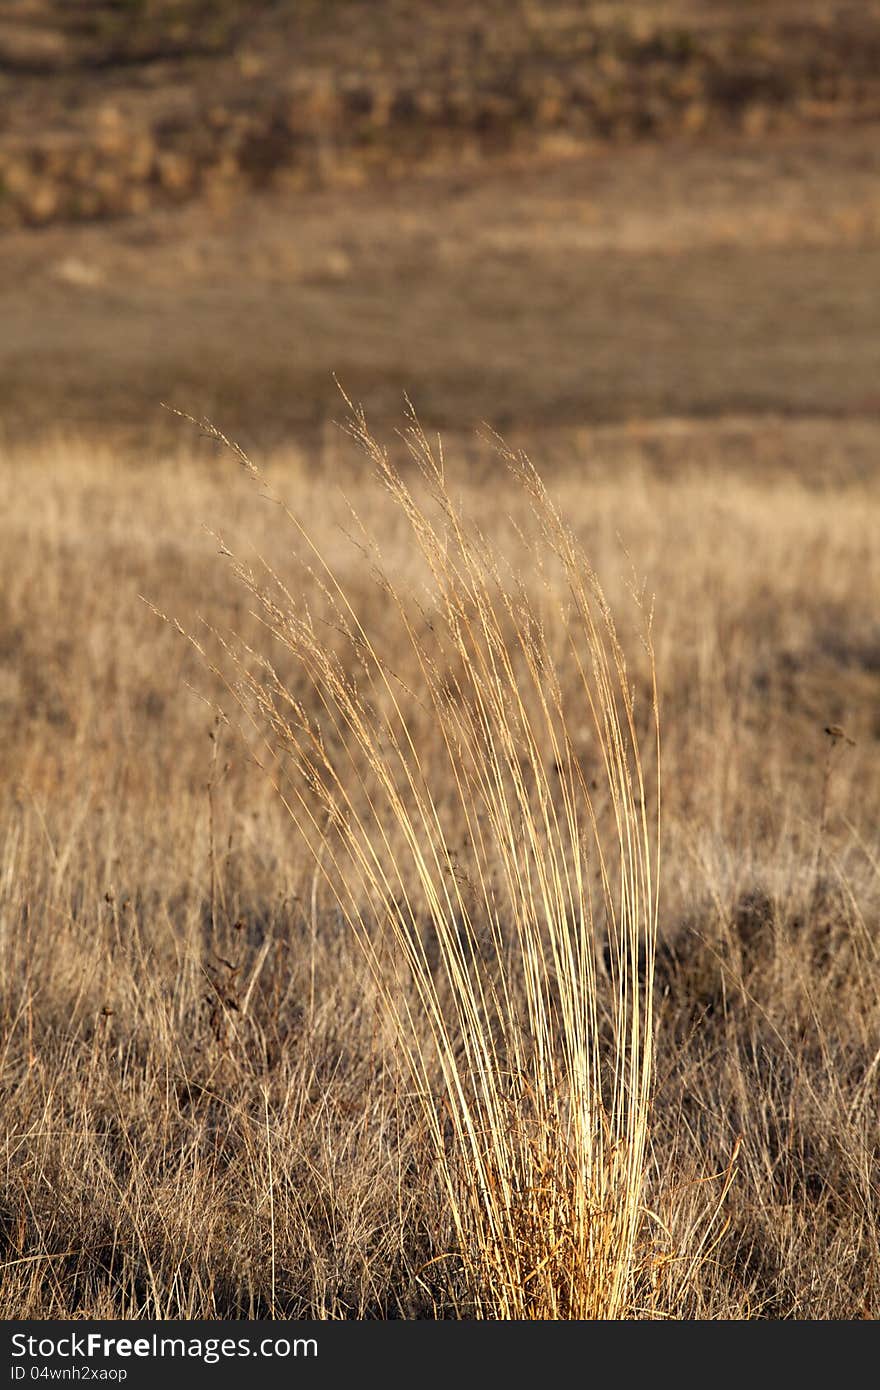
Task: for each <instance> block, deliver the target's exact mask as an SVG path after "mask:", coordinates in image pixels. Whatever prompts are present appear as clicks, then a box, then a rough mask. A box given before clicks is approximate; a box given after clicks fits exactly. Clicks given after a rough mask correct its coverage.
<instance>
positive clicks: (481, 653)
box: [214, 410, 659, 1318]
mask: <svg viewBox="0 0 880 1390" xmlns="http://www.w3.org/2000/svg"><path fill="white" fill-rule="evenodd" d="M350 429H351V432H352V433H353V434H354V436H355V437H356V439H357V441H358V442H359V444H360V445H361V446H362V448H363V449H364V450H365V452H366V454H367V456H368V458H369V460H370V461H371V463H372V466H373V467H374V469H375V472H376V474H377V477H378V479H379V480H380V482H381V484H383V485H384V487H385V488H386V489H387V492H388V493H389V494H390V497H391V499H392V501H393V503H394V504H395V506H396V507H397V508H398V509H399V512H400V514H401V515H402V518H403V521H404V523H405V527H404V529H405V531H406V534H407V535H408V537H409V555H408V560H407V564H406V566H405V567H404V569H405V572H404V573H403V575H401V574H399V573H398V574H395V573H394V572H393V567H392V566H390V565H389V564H386V563H385V561H384V559H383V551H382V547H381V545H380V544H379V542H378V541H377V540H376V538H375V537H374V536H372V535H368V534H366V532H365V531H364V530H363V529H361V531H360V534H359V535H358V536H356V537H355V540H356V543H357V544H358V545H359V546H361V548H362V550H363V555H364V565H365V566H369V567H370V569H371V572H372V574H373V577H374V580H375V584H376V585H377V586H378V588H379V591H380V594H381V599H382V602H381V604H378V605H377V604H373V605H371V606H370V609H369V614H365V613H364V612H363V611H359V609H358V606H357V604H356V602H355V600H354V599H353V598H350V597H349V596H348V594H347V593H346V590H345V588H344V587H343V585H342V584H341V582H340V581H339V579H338V578H337V576H336V573H335V572H334V569H333V566H332V564H331V563H330V561H329V560H327V559H326V558H325V556H324V555H323V554H322V553H320V552H319V550H318V548H317V546H316V545H315V543H314V542H312V541H311V540H310V535H309V530H308V526H307V523H305V522H303V521H302V520H301V519H299V518H297V517H295V516H294V515H293V514H292V513H291V512H290V511H288V512H287V516H288V519H289V521H290V523H291V524H292V526H293V528H294V531H295V533H296V544H297V552H298V556H299V559H298V561H297V562H296V564H295V565H294V571H295V576H296V577H295V581H294V580H293V579H292V578H291V577H290V576H284V575H281V574H279V573H278V572H277V569H276V570H274V571H273V570H270V569H268V568H263V569H262V570H260V569H257V570H255V569H254V568H253V567H251V566H249V565H246V564H244V563H242V562H240V561H239V560H237V559H233V564H234V567H235V570H236V573H237V575H238V577H239V579H240V580H241V582H243V583H244V584H245V585H246V586H247V587H248V588H249V590H250V591H251V593H252V595H253V598H254V599H255V600H256V604H257V608H258V611H259V614H260V616H261V618H262V620H263V623H264V624H265V629H266V631H267V641H266V644H265V648H264V649H262V650H260V651H255V650H254V649H253V647H249V648H244V647H243V646H241V645H236V644H230V643H226V651H227V654H232V655H233V656H234V658H235V669H236V678H235V681H234V688H235V690H236V694H237V696H238V698H239V699H240V701H241V702H242V704H243V705H244V706H245V707H246V708H247V710H248V711H249V713H250V715H251V717H252V718H253V719H254V721H255V723H256V727H257V728H258V729H259V730H260V731H261V733H263V734H264V735H265V747H266V749H268V750H271V755H272V758H271V767H272V775H273V777H274V778H275V781H276V784H277V786H278V789H279V792H280V794H281V795H282V796H283V797H284V799H285V803H286V805H287V807H288V809H289V811H290V814H291V816H292V818H293V821H294V822H295V825H296V827H297V829H298V833H299V834H300V835H301V836H302V837H303V838H304V839H305V841H306V842H307V844H308V845H309V846H310V848H311V850H312V853H313V855H314V860H315V864H316V866H317V869H318V873H319V875H320V877H321V879H323V881H324V882H325V885H326V890H329V893H330V894H331V895H332V899H333V900H334V901H335V904H336V907H337V909H338V913H340V914H341V916H342V918H343V919H344V921H345V922H346V924H347V926H348V928H349V929H350V930H351V931H352V932H353V933H354V934H355V935H356V937H357V939H358V941H359V942H360V943H361V946H362V948H363V950H364V951H365V952H366V955H367V958H368V960H369V962H370V965H371V968H372V971H373V974H374V976H375V978H376V980H377V982H378V984H379V987H380V991H381V996H382V998H383V1000H384V1001H385V1003H386V1005H387V1008H388V1010H389V1014H390V1018H391V1020H392V1022H393V1037H394V1039H395V1045H396V1046H397V1047H398V1048H399V1049H400V1051H401V1055H402V1057H403V1058H404V1059H405V1063H406V1066H407V1068H408V1070H409V1074H410V1077H411V1082H412V1088H413V1093H414V1095H415V1097H416V1102H417V1105H418V1107H419V1111H420V1114H421V1119H422V1122H423V1124H424V1127H425V1133H426V1135H427V1137H428V1140H429V1146H428V1149H427V1152H428V1154H429V1164H428V1172H429V1176H430V1175H431V1174H432V1175H433V1179H432V1180H436V1181H439V1183H440V1184H441V1185H442V1190H443V1192H444V1195H445V1200H446V1203H447V1205H448V1211H449V1215H450V1242H449V1246H450V1248H449V1250H448V1251H447V1250H442V1251H441V1253H440V1254H439V1255H438V1258H437V1260H436V1261H435V1262H434V1268H433V1269H432V1270H431V1272H430V1276H428V1275H427V1274H426V1277H430V1279H431V1281H432V1284H433V1285H436V1283H437V1281H438V1280H441V1281H442V1280H445V1281H446V1282H447V1284H448V1286H449V1288H451V1289H455V1290H456V1291H457V1292H456V1293H455V1295H454V1297H455V1307H456V1308H457V1309H458V1310H459V1311H461V1312H462V1313H464V1314H465V1315H469V1316H478V1317H492V1318H593V1317H605V1318H607V1317H618V1316H622V1315H626V1314H627V1312H628V1311H631V1310H632V1308H633V1307H634V1299H635V1297H636V1292H635V1290H636V1282H637V1277H638V1270H637V1263H638V1258H639V1257H638V1254H637V1250H638V1241H637V1236H638V1231H639V1226H640V1222H641V1219H642V1183H643V1169H644V1160H645V1148H646V1138H647V1131H648V1123H649V1111H650V1099H651V1069H652V979H653V963H654V947H655V938H656V930H657V901H658V849H659V779H658V770H659V732H658V723H657V700H656V682H655V675H654V662H653V655H652V650H651V641H650V620H649V615H644V614H643V616H644V617H646V621H645V623H644V624H643V636H644V642H645V647H646V651H647V661H645V660H644V654H643V653H640V654H639V669H640V670H641V671H642V673H643V674H642V678H641V686H640V690H641V694H639V695H637V693H636V687H635V685H634V684H633V679H632V677H631V676H630V674H629V673H628V670H627V664H626V661H625V658H624V652H623V649H622V645H621V641H620V640H619V638H618V634H617V630H616V628H615V623H614V620H613V618H612V615H611V613H610V611H609V608H608V605H607V603H606V601H605V599H604V596H603V592H602V589H601V587H600V584H599V581H598V579H597V577H596V575H595V574H594V572H593V570H592V569H591V566H590V564H589V562H588V560H587V558H586V556H585V554H584V553H583V550H582V548H581V546H580V544H579V543H578V541H577V539H576V538H575V536H574V535H573V533H572V532H571V530H570V529H569V527H568V526H567V525H566V523H565V521H564V520H563V518H562V517H561V516H560V514H559V512H558V511H557V509H556V508H555V506H554V503H553V501H552V499H551V497H550V496H549V495H548V493H547V491H546V489H545V487H544V485H543V483H542V481H541V479H540V478H539V477H538V475H537V473H536V472H535V470H534V469H533V468H532V466H531V465H530V464H529V462H528V461H527V460H526V459H525V458H524V457H521V456H515V455H512V454H505V455H504V457H505V461H506V465H507V469H508V473H509V477H510V479H511V480H512V486H513V487H514V488H515V489H518V490H519V491H520V493H521V494H522V495H523V496H524V498H525V502H526V508H525V512H524V515H525V516H526V519H527V524H525V525H522V524H521V525H519V526H518V527H517V528H515V529H516V531H517V540H516V548H517V549H518V553H519V559H518V560H511V558H510V556H509V553H508V552H507V551H505V555H504V556H502V554H501V553H500V551H499V550H498V547H497V545H493V543H491V542H490V541H489V540H488V539H487V537H486V536H485V535H484V534H482V533H481V532H480V529H479V527H478V526H477V525H476V524H475V523H474V522H472V521H469V520H468V518H467V516H465V515H463V513H462V509H461V507H460V505H459V504H458V503H457V502H456V500H455V497H454V495H453V489H452V488H451V486H450V485H448V483H447V480H446V471H445V465H444V460H443V456H442V451H441V450H440V449H439V447H438V448H437V449H435V448H434V447H433V446H432V445H431V444H430V443H429V441H428V439H427V438H426V436H425V434H424V433H423V431H422V430H421V429H420V427H419V425H418V423H417V422H416V420H415V417H411V418H410V423H409V426H408V428H407V429H406V431H405V433H404V436H403V437H404V441H405V444H406V447H407V449H408V452H409V456H410V463H409V464H407V466H406V467H405V468H399V467H398V466H396V465H395V463H393V462H392V460H391V458H390V456H389V454H388V452H387V451H386V450H385V449H384V448H383V447H381V446H380V445H379V444H378V443H377V442H376V441H375V439H374V438H373V437H372V435H371V434H370V432H369V430H368V428H367V425H366V423H365V421H364V418H363V415H362V413H360V412H359V411H357V410H355V411H353V414H352V419H351V423H350ZM214 433H215V434H217V432H216V431H214ZM217 437H220V438H222V436H219V434H218V435H217ZM238 452H239V457H240V458H241V460H242V462H243V463H244V464H245V465H246V467H247V468H248V470H249V471H250V472H252V473H256V469H255V467H254V465H253V464H252V463H250V461H249V460H248V459H246V458H245V456H244V455H243V454H242V453H241V451H238ZM520 500H521V501H522V497H521V499H520ZM354 524H355V526H356V525H357V518H355V520H354ZM396 553H397V552H396ZM402 650H406V651H407V652H409V654H410V655H409V657H408V658H407V660H406V663H405V669H406V672H407V676H406V679H404V677H403V675H401V674H399V673H398V672H399V670H400V666H401V661H400V653H401V651H402ZM414 671H415V672H416V673H417V679H413V675H412V673H413V672H414ZM645 672H646V673H647V674H646V675H645V674H644V673H645ZM326 890H325V891H326Z"/></svg>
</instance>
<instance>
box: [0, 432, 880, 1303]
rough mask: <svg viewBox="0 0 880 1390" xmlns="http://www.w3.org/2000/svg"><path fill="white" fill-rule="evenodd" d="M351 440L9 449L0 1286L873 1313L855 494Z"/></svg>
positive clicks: (871, 934) (640, 464)
mask: <svg viewBox="0 0 880 1390" xmlns="http://www.w3.org/2000/svg"><path fill="white" fill-rule="evenodd" d="M354 429H355V433H356V434H359V435H360V436H361V439H360V443H361V444H362V445H364V446H365V447H366V450H367V453H366V454H364V453H358V452H357V450H356V449H355V447H354V442H353V443H352V445H351V449H350V451H349V450H347V449H346V448H345V447H341V448H340V451H339V455H338V462H337V470H336V476H335V477H328V475H327V473H326V471H318V470H315V469H313V468H312V466H311V464H310V461H309V459H308V458H303V457H299V456H298V455H295V454H293V453H288V454H287V455H278V456H277V457H273V458H270V459H267V460H266V461H265V463H264V464H263V465H262V468H263V474H264V477H263V479H262V481H260V480H256V485H255V479H254V478H252V477H248V476H246V470H245V472H244V473H243V472H242V471H241V470H236V468H235V461H234V459H232V458H231V457H229V456H227V455H226V454H222V453H216V454H215V453H214V452H211V451H210V449H209V448H208V447H207V446H205V445H204V444H201V445H198V446H196V447H195V448H194V452H193V453H192V454H189V453H187V454H181V456H180V457H178V458H173V459H167V460H165V461H155V462H152V463H151V464H150V465H149V466H143V467H136V466H134V465H122V464H120V463H119V461H118V460H116V459H115V458H114V457H113V456H112V455H111V454H109V453H107V454H101V453H100V452H96V451H95V450H93V449H88V448H86V447H85V446H77V445H76V444H71V443H68V444H65V445H64V446H61V445H59V446H58V447H57V448H56V449H55V450H54V451H53V450H51V449H48V448H47V449H46V450H45V451H43V452H42V453H34V452H33V451H32V452H30V453H27V452H21V453H19V454H17V455H16V454H7V455H6V456H4V458H3V461H2V469H0V487H2V491H3V508H2V516H3V522H2V526H3V536H2V545H0V565H2V583H0V713H2V724H0V731H2V732H0V737H2V755H3V756H2V778H3V802H2V813H0V814H2V817H3V826H2V840H0V845H2V851H0V856H2V857H0V952H2V980H3V995H2V1015H0V1022H2V1040H3V1050H2V1065H3V1078H2V1105H3V1111H4V1114H3V1132H4V1136H5V1138H4V1155H3V1157H4V1184H3V1196H2V1204H3V1205H2V1211H0V1240H2V1255H0V1265H2V1309H3V1312H4V1314H5V1315H6V1316H13V1315H14V1316H52V1315H55V1316H69V1315H72V1314H81V1315H83V1314H85V1315H91V1316H130V1317H131V1316H141V1317H145V1316H154V1317H171V1316H184V1317H186V1316H192V1317H195V1316H200V1317H222V1316H249V1315H250V1316H267V1315H270V1314H277V1315H283V1316H288V1317H296V1316H300V1317H303V1316H316V1317H357V1316H379V1317H399V1316H405V1317H411V1316H429V1317H433V1316H440V1317H458V1316H474V1315H479V1316H499V1315H500V1316H510V1315H513V1316H542V1317H548V1316H562V1317H571V1316H640V1317H690V1316H709V1317H732V1316H737V1317H742V1316H772V1317H790V1316H794V1317H804V1316H813V1317H816V1316H818V1317H823V1316H871V1315H872V1314H875V1313H876V1310H877V1308H878V1304H880V1252H878V1248H877V1236H876V1231H877V1199H878V1193H877V1179H878V1166H877V1153H876V1148H877V1141H876V1114H877V1102H878V1066H877V1061H878V1055H880V1054H878V1051H877V1036H878V961H877V928H878V905H880V846H878V838H877V825H878V810H880V778H878V756H877V748H878V742H877V740H878V734H880V727H878V722H877V721H878V694H880V631H878V628H877V620H876V611H875V605H874V602H873V596H874V595H876V593H877V591H878V582H880V542H878V536H880V526H878V519H880V518H878V512H880V506H878V495H877V487H876V484H875V483H871V482H868V483H864V482H852V483H849V484H846V485H843V484H841V485H839V486H837V487H835V488H834V489H830V488H828V489H822V490H820V489H818V488H816V487H813V488H808V487H807V486H806V485H805V484H804V483H803V482H799V481H797V480H796V479H794V478H792V479H790V480H786V479H785V478H779V479H778V480H777V481H775V482H773V483H772V484H770V483H768V482H766V481H762V480H761V479H758V478H755V477H752V476H749V475H748V474H746V473H745V472H743V473H741V474H739V475H736V474H729V475H728V476H725V477H723V478H719V477H714V478H713V477H711V473H710V471H709V470H710V467H711V459H707V460H706V467H705V468H704V469H703V470H701V471H699V472H697V471H695V472H693V473H679V474H677V475H674V476H671V477H669V476H667V477H666V478H665V479H664V480H662V481H661V480H659V479H658V478H657V477H656V476H655V474H653V473H652V471H651V469H650V468H649V467H648V466H646V465H645V463H644V461H643V460H640V459H639V458H638V457H637V456H636V455H635V454H634V456H633V457H632V458H631V459H630V460H628V461H626V460H624V461H622V462H621V464H620V466H619V468H618V469H617V471H616V472H615V473H614V474H613V475H611V474H603V473H602V471H601V470H597V469H590V470H589V471H588V472H586V471H585V470H584V468H583V466H582V464H583V461H581V460H578V459H575V458H572V460H571V463H570V465H569V466H568V467H566V466H564V465H562V464H560V463H558V462H557V463H556V465H555V467H554V472H553V476H552V477H551V478H549V479H548V488H547V492H546V493H545V492H544V488H543V484H542V483H541V481H540V479H539V477H538V475H537V474H535V473H533V472H532V471H531V470H530V469H529V467H528V466H527V465H526V464H525V463H523V462H522V461H517V460H516V459H515V458H514V459H512V460H511V459H508V460H507V461H505V460H504V458H502V457H500V456H499V455H497V454H495V453H493V452H492V450H491V448H490V447H489V446H488V445H487V446H486V450H485V458H484V461H483V465H482V467H480V468H478V469H474V468H473V467H472V468H471V469H470V470H469V471H467V472H466V471H464V470H462V469H461V468H460V467H457V465H456V460H455V457H454V454H455V449H454V447H452V446H450V447H449V449H448V451H447V457H446V458H445V459H443V458H442V456H441V455H440V454H439V453H438V451H437V446H436V445H435V443H434V442H433V441H427V440H425V439H424V438H423V437H421V436H420V435H419V434H418V432H415V433H412V434H411V435H410V436H409V445H410V451H409V452H407V450H406V449H405V448H404V446H403V444H402V443H401V442H400V441H392V442H391V449H390V455H386V454H385V453H384V452H383V450H382V448H381V447H380V446H378V445H376V444H375V443H374V442H372V441H371V440H370V439H369V438H368V436H366V434H365V432H364V427H363V424H362V422H359V421H358V419H357V417H355V421H354ZM536 461H538V462H539V460H537V459H536ZM509 465H510V466H512V468H513V473H512V474H511V471H510V467H509ZM377 475H378V477H377ZM337 483H339V484H341V485H342V486H341V487H337V486H336V484H337ZM383 483H384V486H383ZM343 494H344V495H343ZM273 499H274V500H273ZM279 502H280V503H282V504H283V505H279ZM285 508H287V509H289V513H290V515H287V514H286V511H285ZM297 522H301V523H302V525H303V528H304V529H300V528H299V526H298V524H297ZM201 523H205V524H206V526H207V528H208V529H207V530H204V529H201ZM220 536H222V541H220V542H219V543H218V537H220ZM618 537H619V538H618ZM218 552H219V553H218ZM224 552H232V555H230V554H228V553H224ZM587 557H588V559H587ZM629 557H633V558H632V559H630V558H629ZM634 571H635V573H636V575H637V576H639V577H644V579H645V581H646V587H645V588H644V589H642V588H641V586H640V580H639V579H637V581H636V584H635V594H634V593H633V573H634ZM596 575H598V576H600V577H601V586H599V584H598V582H597V581H596V579H595V576H596ZM242 581H243V582H242ZM141 595H143V596H146V597H147V598H148V599H149V601H150V603H151V604H152V605H153V606H154V607H155V609H157V610H159V611H160V612H164V613H168V614H170V615H171V616H172V617H173V618H175V619H177V620H179V622H180V624H181V626H182V627H183V628H184V629H185V631H186V632H188V633H190V634H192V636H193V637H195V638H196V640H197V642H198V644H199V645H200V646H201V648H202V649H203V653H204V655H200V654H199V652H198V651H197V650H195V648H194V646H193V644H192V642H189V641H187V640H186V639H185V638H183V637H181V635H180V633H179V632H178V631H177V630H176V628H175V625H174V623H163V622H161V621H159V620H158V619H157V618H156V617H155V615H154V613H153V612H151V610H150V608H149V607H148V606H147V605H146V604H144V603H143V602H142V601H141V597H140V596H141ZM652 595H656V605H655V612H654V617H653V623H649V622H648V619H649V617H650V608H651V596H652ZM637 600H640V601H637ZM206 658H207V659H206ZM655 672H656V678H657V686H658V690H659V701H658V704H659V713H660V727H661V730H662V771H661V775H660V778H659V782H658V744H657V738H656V726H655V719H654V713H655V708H656V706H655V699H654V673H655ZM218 707H219V708H220V709H222V710H223V711H224V716H225V717H220V718H218V716H217V713H216V711H217V709H218ZM237 725H240V726H241V728H240V729H239V728H238V727H237ZM826 728H828V729H831V730H838V729H839V730H840V732H832V733H826V732H825V730H826ZM850 739H851V740H854V743H850V742H849V740H850ZM258 764H262V765H261V766H260V765H258ZM658 787H662V799H663V807H662V820H661V835H660V845H661V847H662V852H661V853H660V854H659V859H658V831H657V811H658V799H657V798H658ZM279 793H280V795H279ZM658 886H659V888H660V895H659V900H658V898H657V892H658Z"/></svg>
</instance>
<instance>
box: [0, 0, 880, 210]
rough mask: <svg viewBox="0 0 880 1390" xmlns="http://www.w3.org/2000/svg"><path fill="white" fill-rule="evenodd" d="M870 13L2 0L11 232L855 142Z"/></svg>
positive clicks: (690, 6)
mask: <svg viewBox="0 0 880 1390" xmlns="http://www.w3.org/2000/svg"><path fill="white" fill-rule="evenodd" d="M878 51H880V11H878V6H877V4H876V0H860V3H859V4H858V5H836V6H835V5H827V4H819V3H815V2H814V0H810V2H809V3H805V0H773V3H772V4H759V5H754V4H742V3H731V2H730V0H724V2H723V3H718V0H713V3H712V4H711V5H706V4H704V3H700V0H674V2H673V3H664V4H663V5H658V4H657V3H655V0H648V2H647V3H643V2H642V0H635V2H634V0H602V3H588V4H584V3H572V2H571V0H541V3H540V4H531V3H515V4H511V3H509V0H455V3H452V4H450V3H445V4H437V3H432V0H423V3H421V4H419V6H418V8H417V9H414V8H413V6H412V5H411V4H408V3H403V2H402V0H384V3H383V4H382V5H381V6H378V5H376V4H374V3H371V0H333V3H330V2H329V0H298V3H296V4H290V3H283V2H282V3H279V0H249V3H244V0H121V2H120V0H6V4H5V6H4V14H3V15H2V16H0V98H2V102H0V227H8V226H15V225H18V224H22V223H23V224H25V225H35V226H45V225H47V224H50V223H53V222H69V221H79V220H90V219H93V218H103V217H119V216H130V215H139V214H142V213H143V212H144V211H145V210H146V209H148V208H150V207H162V206H169V205H170V206H174V205H175V204H180V203H185V202H189V201H191V200H193V199H195V198H199V197H202V196H207V197H209V198H210V199H211V200H212V201H215V202H220V203H224V202H228V201H229V200H230V199H236V198H240V197H241V196H242V195H247V194H249V193H252V192H253V190H255V189H265V188H267V187H278V186H286V187H288V188H293V189H297V190H301V189H303V188H307V187H313V186H316V185H327V184H330V185H333V184H336V185H351V184H357V183H362V182H364V181H365V180H368V179H371V178H375V177H377V176H378V177H379V178H383V179H384V178H387V177H388V176H389V175H390V176H394V175H395V174H398V173H400V172H401V171H403V170H407V171H409V172H412V171H413V170H414V169H416V168H424V167H427V166H432V165H433V166H437V165H440V166H442V165H444V164H445V165H447V166H449V165H450V164H452V165H455V166H458V165H459V164H460V163H461V161H462V159H465V160H468V161H471V162H473V161H477V162H480V161H482V160H483V159H485V158H486V157H490V158H491V157H494V156H497V155H498V154H499V153H504V152H508V153H509V152H512V151H517V152H520V153H522V154H526V155H531V156H534V155H536V154H541V153H547V152H552V151H556V153H559V152H560V151H567V152H568V153H571V152H572V150H574V149H578V148H580V149H583V148H584V147H588V146H590V145H595V144H596V143H597V142H614V143H621V142H631V141H633V140H644V139H650V140H655V139H668V138H669V137H670V136H683V137H684V138H686V139H688V140H692V139H696V140H698V141H699V140H701V139H702V138H704V137H705V136H707V135H709V136H714V135H717V134H718V132H719V131H721V132H723V131H725V130H728V131H729V130H739V131H744V132H745V133H746V134H748V135H750V136H751V137H756V136H757V137H761V136H762V135H764V134H766V133H767V131H769V130H779V129H783V130H784V129H792V128H795V129H797V128H803V127H807V128H816V127H820V126H828V125H830V126H832V127H838V128H840V127H843V128H844V129H851V128H852V126H853V125H854V124H856V123H859V122H863V121H865V120H866V119H872V118H873V119H876V118H877V113H878V109H880V89H878V82H877V55H878Z"/></svg>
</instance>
